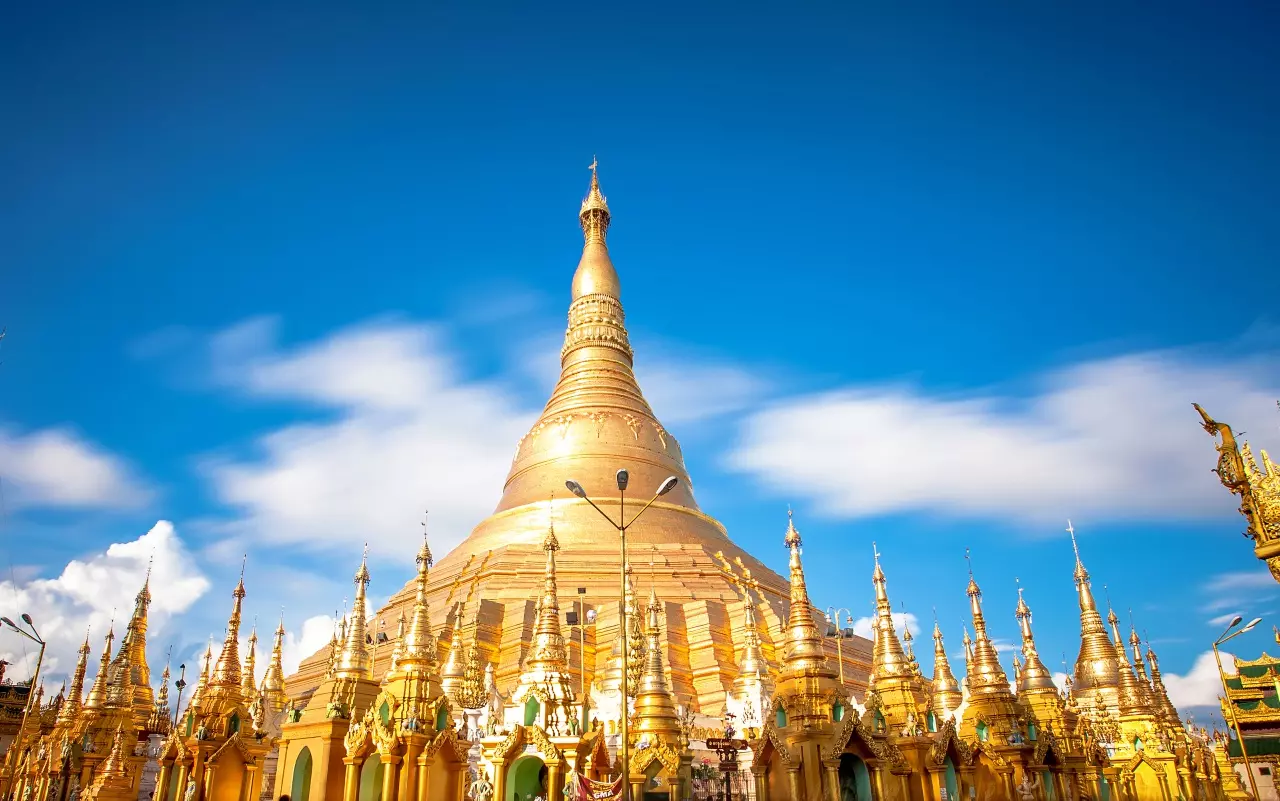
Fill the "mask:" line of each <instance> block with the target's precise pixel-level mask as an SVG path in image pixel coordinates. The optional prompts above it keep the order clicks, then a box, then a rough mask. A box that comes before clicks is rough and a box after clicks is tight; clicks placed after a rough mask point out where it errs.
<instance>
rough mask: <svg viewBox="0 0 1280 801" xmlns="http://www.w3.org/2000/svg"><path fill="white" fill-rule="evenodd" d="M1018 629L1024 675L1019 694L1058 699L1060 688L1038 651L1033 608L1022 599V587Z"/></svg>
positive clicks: (1019, 601)
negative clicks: (1032, 629) (1020, 635)
mask: <svg viewBox="0 0 1280 801" xmlns="http://www.w3.org/2000/svg"><path fill="white" fill-rule="evenodd" d="M1015 617H1017V619H1018V627H1019V628H1020V629H1021V630H1022V657H1023V663H1024V664H1023V669H1022V675H1021V677H1020V678H1019V681H1018V692H1019V693H1037V692H1039V693H1045V692H1049V693H1052V694H1053V695H1054V697H1057V695H1058V686H1057V685H1056V684H1054V683H1053V674H1052V673H1050V672H1049V669H1048V668H1046V667H1045V666H1044V661H1043V660H1041V659H1040V654H1039V652H1038V651H1037V650H1036V638H1035V635H1033V634H1032V633H1031V607H1029V606H1027V602H1026V599H1024V598H1023V597H1022V586H1021V584H1019V586H1018V608H1017V610H1016V612H1015Z"/></svg>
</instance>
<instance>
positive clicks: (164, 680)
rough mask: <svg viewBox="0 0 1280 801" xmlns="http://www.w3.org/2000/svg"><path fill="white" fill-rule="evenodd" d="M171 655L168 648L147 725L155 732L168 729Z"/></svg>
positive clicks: (171, 652)
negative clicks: (158, 690)
mask: <svg viewBox="0 0 1280 801" xmlns="http://www.w3.org/2000/svg"><path fill="white" fill-rule="evenodd" d="M172 655H173V648H172V647H170V649H169V655H168V656H166V657H165V660H164V670H163V671H161V672H160V692H159V693H157V694H156V705H155V708H154V709H153V710H152V711H151V721H150V723H149V724H148V728H150V729H151V730H153V731H157V732H162V731H166V730H167V729H168V727H169V675H170V674H169V662H170V659H171V658H172Z"/></svg>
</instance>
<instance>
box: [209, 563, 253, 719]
mask: <svg viewBox="0 0 1280 801" xmlns="http://www.w3.org/2000/svg"><path fill="white" fill-rule="evenodd" d="M248 561H249V556H248V554H246V555H245V558H244V562H241V563H240V580H239V581H238V582H236V588H235V589H234V590H232V591H231V597H232V598H233V599H234V600H233V601H232V603H231V617H229V618H227V632H226V635H225V636H224V637H223V638H222V651H221V653H219V654H218V662H217V664H216V665H214V667H213V676H211V677H210V679H209V684H210V685H211V686H214V687H219V688H222V689H223V691H224V692H225V691H227V690H231V689H232V688H235V691H234V692H232V693H230V694H231V695H234V696H238V695H239V694H240V685H241V675H240V607H241V605H242V604H243V603H244V595H245V592H244V568H245V564H246V563H248Z"/></svg>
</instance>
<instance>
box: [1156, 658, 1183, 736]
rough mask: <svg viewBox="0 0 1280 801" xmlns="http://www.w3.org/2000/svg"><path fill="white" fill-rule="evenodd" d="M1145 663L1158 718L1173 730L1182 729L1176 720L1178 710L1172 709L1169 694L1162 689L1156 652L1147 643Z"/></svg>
mask: <svg viewBox="0 0 1280 801" xmlns="http://www.w3.org/2000/svg"><path fill="white" fill-rule="evenodd" d="M1147 662H1149V663H1150V664H1151V696H1152V701H1153V702H1154V703H1155V705H1156V708H1157V709H1159V710H1160V717H1161V719H1163V721H1164V722H1165V724H1166V725H1169V726H1172V727H1173V728H1175V729H1181V728H1182V721H1181V719H1179V718H1178V710H1177V709H1176V708H1175V707H1174V705H1173V702H1172V701H1170V700H1169V693H1168V692H1167V691H1166V690H1165V687H1164V678H1163V677H1162V676H1161V675H1160V662H1159V660H1158V659H1156V652H1155V651H1154V650H1152V648H1151V643H1147Z"/></svg>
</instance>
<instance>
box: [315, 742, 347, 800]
mask: <svg viewBox="0 0 1280 801" xmlns="http://www.w3.org/2000/svg"><path fill="white" fill-rule="evenodd" d="M338 742H342V741H341V740H338ZM333 743H334V741H333V740H330V739H329V738H328V737H325V738H323V739H322V740H320V748H319V749H318V753H317V754H316V755H315V756H316V761H315V762H313V763H312V764H311V793H310V796H311V801H329V799H328V796H329V777H330V776H332V775H333V765H332V764H330V760H332V759H333ZM346 789H347V788H346V785H345V784H344V785H343V788H342V791H343V792H344V793H345V792H346ZM317 790H319V791H320V792H319V793H317V792H316V791H317Z"/></svg>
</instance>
